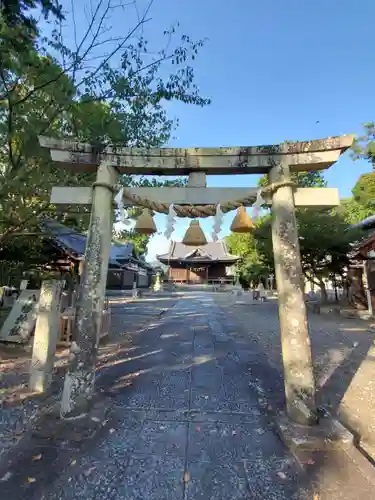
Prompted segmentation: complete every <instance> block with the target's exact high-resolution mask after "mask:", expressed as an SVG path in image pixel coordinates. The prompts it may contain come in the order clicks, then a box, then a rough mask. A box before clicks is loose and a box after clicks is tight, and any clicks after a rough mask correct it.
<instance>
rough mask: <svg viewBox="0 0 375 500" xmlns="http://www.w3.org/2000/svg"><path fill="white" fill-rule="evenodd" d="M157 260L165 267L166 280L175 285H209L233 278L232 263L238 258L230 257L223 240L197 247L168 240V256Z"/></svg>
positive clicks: (158, 257)
mask: <svg viewBox="0 0 375 500" xmlns="http://www.w3.org/2000/svg"><path fill="white" fill-rule="evenodd" d="M157 259H158V260H159V261H160V262H161V263H162V264H166V265H168V266H169V268H168V280H170V281H174V282H175V283H194V284H202V283H212V282H218V281H220V280H221V279H222V280H224V281H228V279H230V280H231V281H232V280H233V278H234V268H233V266H234V264H235V263H236V262H237V261H238V259H239V257H237V256H236V255H231V254H230V253H229V252H228V248H227V246H226V244H225V241H210V242H208V243H207V244H206V245H204V246H201V247H195V248H194V247H191V246H186V245H184V244H183V243H180V242H177V241H172V242H171V244H170V248H169V251H168V253H166V254H162V255H157Z"/></svg>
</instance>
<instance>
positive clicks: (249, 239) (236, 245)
mask: <svg viewBox="0 0 375 500" xmlns="http://www.w3.org/2000/svg"><path fill="white" fill-rule="evenodd" d="M257 224H258V226H259V227H262V225H263V224H264V218H261V219H259V221H257ZM225 241H226V243H227V245H228V249H229V251H230V253H231V254H233V255H238V256H239V257H240V258H241V259H240V261H239V262H238V264H237V269H238V272H239V275H240V280H241V281H242V283H243V284H246V285H249V284H251V283H254V282H258V281H259V280H260V278H264V277H267V276H268V275H269V274H270V272H272V270H273V261H271V263H270V262H269V261H268V260H267V259H265V258H264V255H262V254H261V253H260V252H259V251H258V248H257V240H256V238H255V234H254V232H252V233H247V234H240V233H231V234H230V235H229V236H227V237H226V238H225Z"/></svg>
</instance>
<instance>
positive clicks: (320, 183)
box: [258, 170, 327, 187]
mask: <svg viewBox="0 0 375 500" xmlns="http://www.w3.org/2000/svg"><path fill="white" fill-rule="evenodd" d="M291 177H292V180H293V182H295V183H296V184H297V186H300V187H326V186H327V181H326V180H325V179H324V176H323V173H322V172H320V171H317V170H312V171H311V172H294V173H292V175H291ZM258 185H259V186H260V187H265V186H267V185H268V175H267V174H265V175H263V176H262V177H261V178H260V179H259V182H258Z"/></svg>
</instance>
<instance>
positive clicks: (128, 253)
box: [40, 217, 153, 290]
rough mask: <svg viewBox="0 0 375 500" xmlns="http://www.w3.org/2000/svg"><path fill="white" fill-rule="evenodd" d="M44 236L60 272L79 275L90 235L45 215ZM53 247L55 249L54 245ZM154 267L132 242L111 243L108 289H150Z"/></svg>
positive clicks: (41, 225)
mask: <svg viewBox="0 0 375 500" xmlns="http://www.w3.org/2000/svg"><path fill="white" fill-rule="evenodd" d="M40 227H41V229H42V231H45V232H46V238H44V246H45V253H47V254H48V255H51V258H52V256H53V261H51V266H52V267H54V268H58V269H59V271H60V272H62V273H65V272H73V274H76V275H77V274H79V265H80V263H81V262H82V261H83V257H84V253H85V248H86V240H87V237H86V236H85V235H84V234H81V233H79V232H78V231H75V230H74V229H71V228H69V227H67V226H64V225H63V224H60V223H59V222H57V221H56V220H54V219H50V218H48V217H44V218H43V219H41V221H40ZM51 247H52V248H51ZM152 273H153V270H152V268H151V266H149V265H148V264H147V263H146V262H145V261H143V260H141V259H140V258H139V257H138V256H137V254H136V252H135V248H134V245H133V244H132V243H124V244H120V243H117V244H112V245H111V248H110V254H109V268H108V273H107V288H108V289H120V290H121V289H127V290H130V289H132V288H133V283H134V282H135V283H136V286H137V288H148V287H149V286H150V285H151V279H152Z"/></svg>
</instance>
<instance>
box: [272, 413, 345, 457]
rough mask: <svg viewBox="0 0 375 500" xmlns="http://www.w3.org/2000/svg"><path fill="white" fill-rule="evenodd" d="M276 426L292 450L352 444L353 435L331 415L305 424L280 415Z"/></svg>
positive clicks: (328, 448)
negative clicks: (313, 422)
mask: <svg viewBox="0 0 375 500" xmlns="http://www.w3.org/2000/svg"><path fill="white" fill-rule="evenodd" d="M276 428H277V430H278V433H279V436H280V437H281V439H282V440H283V442H284V443H285V444H286V446H288V447H290V448H291V449H293V450H294V449H298V448H300V449H302V450H331V449H337V448H340V449H343V448H350V447H352V446H353V441H354V437H353V435H352V434H351V433H350V432H349V431H348V430H347V429H346V428H345V427H343V426H342V425H341V424H340V422H338V421H337V420H335V419H333V418H331V417H330V418H320V419H319V425H313V426H305V425H299V424H296V423H295V422H292V421H290V419H288V418H287V417H286V416H280V417H279V418H278V419H277V421H276Z"/></svg>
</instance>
